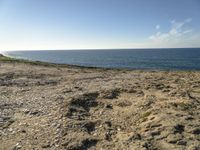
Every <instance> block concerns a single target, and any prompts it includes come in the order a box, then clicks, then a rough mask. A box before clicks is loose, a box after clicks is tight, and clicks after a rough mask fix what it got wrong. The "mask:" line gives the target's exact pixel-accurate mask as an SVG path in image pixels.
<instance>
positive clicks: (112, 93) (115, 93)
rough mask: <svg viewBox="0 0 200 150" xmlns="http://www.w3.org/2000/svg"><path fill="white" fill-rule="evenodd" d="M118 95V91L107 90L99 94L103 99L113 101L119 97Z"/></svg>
mask: <svg viewBox="0 0 200 150" xmlns="http://www.w3.org/2000/svg"><path fill="white" fill-rule="evenodd" d="M119 93H120V91H119V90H118V89H112V90H107V91H103V92H102V93H101V97H102V98H105V99H115V98H117V97H118V96H119Z"/></svg>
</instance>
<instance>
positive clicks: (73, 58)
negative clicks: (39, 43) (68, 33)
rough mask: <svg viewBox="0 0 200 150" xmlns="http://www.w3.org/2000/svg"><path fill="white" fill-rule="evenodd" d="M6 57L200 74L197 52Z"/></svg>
mask: <svg viewBox="0 0 200 150" xmlns="http://www.w3.org/2000/svg"><path fill="white" fill-rule="evenodd" d="M6 55H8V56H11V57H16V58H24V59H29V60H37V61H45V62H51V63H60V64H73V65H81V66H93V67H106V68H128V69H153V70H155V69H159V70H200V48H182V49H112V50H51V51H11V52H6Z"/></svg>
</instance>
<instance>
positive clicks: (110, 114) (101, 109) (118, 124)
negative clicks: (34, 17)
mask: <svg viewBox="0 0 200 150" xmlns="http://www.w3.org/2000/svg"><path fill="white" fill-rule="evenodd" d="M199 79H200V72H199V71H160V70H127V69H105V68H97V67H82V66H74V65H62V64H52V63H45V62H34V61H28V60H21V59H14V58H9V57H4V56H0V112H1V113H0V148H2V149H4V150H6V149H34V148H35V149H59V150H60V149H150V150H151V149H161V150H162V149H163V150H164V149H195V148H196V149H198V148H200V144H199V143H200V137H199V136H200V128H199V126H200V122H199V119H200V117H199V114H200V90H199V88H200V81H199Z"/></svg>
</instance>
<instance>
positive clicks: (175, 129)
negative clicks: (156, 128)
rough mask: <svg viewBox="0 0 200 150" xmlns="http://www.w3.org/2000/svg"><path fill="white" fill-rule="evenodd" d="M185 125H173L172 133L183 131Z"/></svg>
mask: <svg viewBox="0 0 200 150" xmlns="http://www.w3.org/2000/svg"><path fill="white" fill-rule="evenodd" d="M184 128H185V126H184V125H181V124H177V125H175V126H174V134H176V133H182V132H183V131H184Z"/></svg>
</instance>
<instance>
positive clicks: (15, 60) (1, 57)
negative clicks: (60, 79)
mask: <svg viewBox="0 0 200 150" xmlns="http://www.w3.org/2000/svg"><path fill="white" fill-rule="evenodd" d="M0 61H2V62H10V63H25V64H30V65H42V66H46V67H72V68H73V67H75V68H85V69H98V70H115V71H144V72H149V71H150V72H151V71H152V72H154V71H162V72H199V71H200V70H197V69H193V70H188V69H186V70H183V69H131V68H110V67H92V66H82V65H73V64H60V63H51V62H45V61H32V60H28V59H19V58H15V57H11V56H6V55H4V54H0Z"/></svg>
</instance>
